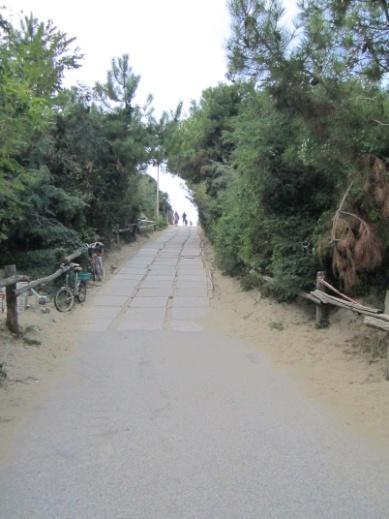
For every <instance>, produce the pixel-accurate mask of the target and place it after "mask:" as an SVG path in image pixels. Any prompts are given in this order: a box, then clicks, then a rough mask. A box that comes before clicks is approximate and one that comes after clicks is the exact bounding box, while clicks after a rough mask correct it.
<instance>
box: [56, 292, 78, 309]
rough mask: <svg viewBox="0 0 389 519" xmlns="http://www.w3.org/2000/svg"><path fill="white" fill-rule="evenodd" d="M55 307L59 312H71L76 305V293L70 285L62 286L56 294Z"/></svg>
mask: <svg viewBox="0 0 389 519" xmlns="http://www.w3.org/2000/svg"><path fill="white" fill-rule="evenodd" d="M54 304H55V308H56V309H57V310H58V312H69V311H70V310H71V309H72V308H73V306H74V295H73V292H72V291H71V290H70V288H69V287H61V288H60V289H59V290H58V292H57V293H56V294H55V296H54Z"/></svg>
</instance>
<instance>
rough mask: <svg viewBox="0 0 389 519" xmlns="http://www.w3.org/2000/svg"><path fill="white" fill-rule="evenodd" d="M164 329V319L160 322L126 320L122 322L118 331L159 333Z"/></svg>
mask: <svg viewBox="0 0 389 519" xmlns="http://www.w3.org/2000/svg"><path fill="white" fill-rule="evenodd" d="M163 328H164V321H163V319H161V320H159V321H139V320H136V321H132V320H126V321H122V322H121V323H120V324H119V325H118V328H117V329H118V331H119V332H124V331H145V332H150V331H157V330H163Z"/></svg>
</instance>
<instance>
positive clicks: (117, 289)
mask: <svg viewBox="0 0 389 519" xmlns="http://www.w3.org/2000/svg"><path fill="white" fill-rule="evenodd" d="M138 284H139V283H138V281H136V280H134V281H133V283H131V284H130V283H128V280H123V281H120V280H117V281H115V282H112V283H109V284H108V285H106V286H104V287H102V289H101V292H100V295H113V296H128V297H130V296H131V295H132V294H134V292H135V290H136V287H137V285H138Z"/></svg>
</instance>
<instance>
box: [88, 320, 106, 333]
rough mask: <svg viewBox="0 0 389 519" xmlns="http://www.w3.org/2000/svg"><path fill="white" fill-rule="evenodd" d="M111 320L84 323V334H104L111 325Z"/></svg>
mask: <svg viewBox="0 0 389 519" xmlns="http://www.w3.org/2000/svg"><path fill="white" fill-rule="evenodd" d="M111 322H112V321H111V320H108V321H107V320H100V321H95V322H93V323H86V324H85V331H86V332H106V331H107V330H108V329H109V326H110V324H111Z"/></svg>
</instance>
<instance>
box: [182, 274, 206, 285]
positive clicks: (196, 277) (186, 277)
mask: <svg viewBox="0 0 389 519" xmlns="http://www.w3.org/2000/svg"><path fill="white" fill-rule="evenodd" d="M177 279H178V281H196V282H199V283H201V282H203V281H206V279H207V276H206V275H205V274H204V273H203V274H202V275H194V274H185V273H181V272H178V276H177Z"/></svg>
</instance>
